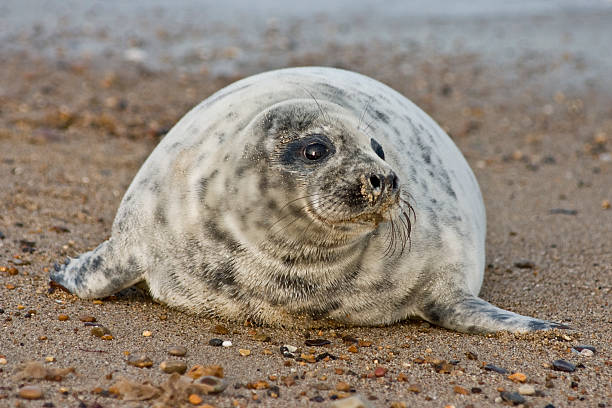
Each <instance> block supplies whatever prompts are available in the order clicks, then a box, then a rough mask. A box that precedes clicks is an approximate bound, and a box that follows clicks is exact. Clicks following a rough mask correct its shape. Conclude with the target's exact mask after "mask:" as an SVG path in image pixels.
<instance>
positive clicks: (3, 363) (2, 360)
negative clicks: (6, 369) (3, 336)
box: [0, 357, 8, 365]
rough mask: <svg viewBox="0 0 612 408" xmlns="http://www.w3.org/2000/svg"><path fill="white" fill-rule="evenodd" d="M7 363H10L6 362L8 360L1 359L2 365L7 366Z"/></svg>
mask: <svg viewBox="0 0 612 408" xmlns="http://www.w3.org/2000/svg"><path fill="white" fill-rule="evenodd" d="M7 363H8V361H7V360H6V358H4V357H0V365H5V364H7Z"/></svg>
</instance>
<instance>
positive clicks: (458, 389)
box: [453, 385, 470, 395]
mask: <svg viewBox="0 0 612 408" xmlns="http://www.w3.org/2000/svg"><path fill="white" fill-rule="evenodd" d="M453 391H454V392H455V394H461V395H469V393H470V392H469V391H468V390H466V389H465V388H463V387H460V386H458V385H455V386H454V387H453Z"/></svg>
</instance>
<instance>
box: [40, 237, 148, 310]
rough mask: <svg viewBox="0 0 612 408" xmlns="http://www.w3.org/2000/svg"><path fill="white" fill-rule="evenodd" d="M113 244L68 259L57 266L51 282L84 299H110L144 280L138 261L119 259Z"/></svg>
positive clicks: (129, 257) (127, 258)
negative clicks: (114, 294) (111, 296)
mask: <svg viewBox="0 0 612 408" xmlns="http://www.w3.org/2000/svg"><path fill="white" fill-rule="evenodd" d="M113 244H114V243H113V238H110V239H109V240H107V241H104V242H103V243H101V244H100V245H98V246H97V247H96V248H95V249H94V250H92V251H89V252H86V253H84V254H81V255H79V256H78V257H76V258H72V259H71V258H67V259H66V261H65V262H64V264H63V265H58V264H55V265H54V267H53V271H52V272H51V275H50V279H51V280H52V281H53V282H55V283H57V284H58V285H61V286H63V287H64V288H65V289H67V290H68V291H70V292H72V293H74V294H75V295H77V296H79V297H81V298H84V299H94V298H102V297H106V296H110V295H112V294H113V293H117V292H119V291H120V290H122V289H125V288H127V287H130V286H132V285H134V284H136V283H138V282H139V281H141V280H142V271H141V268H140V267H139V266H138V263H137V262H136V258H135V257H134V256H129V255H128V256H124V257H122V256H118V255H121V253H119V254H118V253H117V252H118V251H116V250H115V248H114V246H115V245H113ZM123 247H125V246H123ZM119 252H120V251H119Z"/></svg>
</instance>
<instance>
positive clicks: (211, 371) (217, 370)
mask: <svg viewBox="0 0 612 408" xmlns="http://www.w3.org/2000/svg"><path fill="white" fill-rule="evenodd" d="M187 376H188V377H191V378H193V379H194V380H197V379H198V378H200V377H206V376H208V377H217V378H223V367H221V366H220V365H211V366H206V367H204V366H201V365H199V364H196V365H194V366H193V367H191V368H190V369H189V371H188V372H187Z"/></svg>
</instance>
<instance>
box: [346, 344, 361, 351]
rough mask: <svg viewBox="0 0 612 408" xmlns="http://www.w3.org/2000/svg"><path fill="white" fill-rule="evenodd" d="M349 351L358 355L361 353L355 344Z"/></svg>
mask: <svg viewBox="0 0 612 408" xmlns="http://www.w3.org/2000/svg"><path fill="white" fill-rule="evenodd" d="M347 350H348V351H350V352H351V353H357V352H359V349H358V348H357V346H355V345H354V344H353V345H351V346H350V347H349V348H348V349H347Z"/></svg>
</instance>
